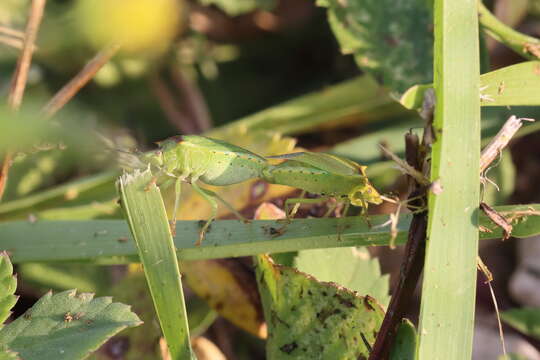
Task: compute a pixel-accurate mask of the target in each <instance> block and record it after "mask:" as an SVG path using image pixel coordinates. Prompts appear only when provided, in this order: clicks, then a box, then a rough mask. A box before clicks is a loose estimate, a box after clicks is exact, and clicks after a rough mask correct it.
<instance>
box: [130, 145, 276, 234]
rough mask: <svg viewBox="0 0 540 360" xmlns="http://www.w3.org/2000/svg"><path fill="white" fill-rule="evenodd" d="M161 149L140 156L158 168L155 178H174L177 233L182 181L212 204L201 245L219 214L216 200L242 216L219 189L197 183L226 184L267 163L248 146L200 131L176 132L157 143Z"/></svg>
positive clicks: (254, 173) (259, 173)
mask: <svg viewBox="0 0 540 360" xmlns="http://www.w3.org/2000/svg"><path fill="white" fill-rule="evenodd" d="M158 145H159V150H157V151H155V152H152V153H148V154H144V155H142V156H141V157H140V160H141V161H142V162H143V163H144V164H147V165H150V167H151V168H153V169H154V170H155V172H154V174H155V177H154V179H153V182H160V183H161V182H164V183H166V182H168V181H169V180H175V193H176V194H175V205H174V210H173V216H172V221H171V229H172V231H173V233H174V227H175V224H176V214H177V211H178V207H179V202H180V193H181V183H182V181H184V182H189V183H191V185H192V187H193V189H194V190H195V191H196V192H197V193H199V194H200V195H201V196H202V197H203V198H204V199H206V200H207V201H208V202H209V203H210V205H211V207H212V215H211V216H210V218H209V219H208V221H206V223H205V224H204V226H203V227H202V229H201V232H200V236H199V240H198V241H197V243H196V244H197V245H199V244H200V243H201V241H202V239H203V238H204V233H205V231H206V230H207V229H208V226H209V225H210V223H211V222H212V221H213V220H214V219H215V217H216V215H217V202H216V199H217V200H220V201H221V202H223V203H224V204H225V205H226V206H227V207H229V209H230V210H231V211H232V212H233V213H235V214H236V215H237V216H238V217H240V218H242V219H243V217H242V216H241V215H240V214H239V213H238V212H237V211H236V210H235V209H233V208H232V206H230V205H229V204H228V203H227V202H226V201H225V200H223V199H221V198H220V197H219V196H218V195H217V194H216V193H214V192H212V191H210V190H208V189H204V188H201V187H200V186H199V185H198V183H199V182H201V183H204V184H208V185H216V186H226V185H233V184H237V183H240V182H243V181H245V180H248V179H252V178H258V177H261V176H262V171H263V170H264V169H265V168H266V167H267V166H268V162H267V160H266V159H264V158H263V157H261V156H259V155H256V154H254V153H252V152H250V151H248V150H246V149H242V148H240V147H238V146H235V145H232V144H229V143H226V142H224V141H220V140H216V139H210V138H207V137H203V136H198V135H185V136H175V137H172V138H169V139H166V140H164V141H161V142H159V143H158Z"/></svg>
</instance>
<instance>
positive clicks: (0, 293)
mask: <svg viewBox="0 0 540 360" xmlns="http://www.w3.org/2000/svg"><path fill="white" fill-rule="evenodd" d="M16 289H17V278H16V277H15V275H13V265H11V261H10V260H9V257H8V254H7V253H6V252H1V253H0V328H1V327H2V324H3V323H4V321H6V319H7V318H8V317H9V315H10V314H11V308H12V307H13V306H14V305H15V303H16V302H17V296H15V295H14V294H15V290H16Z"/></svg>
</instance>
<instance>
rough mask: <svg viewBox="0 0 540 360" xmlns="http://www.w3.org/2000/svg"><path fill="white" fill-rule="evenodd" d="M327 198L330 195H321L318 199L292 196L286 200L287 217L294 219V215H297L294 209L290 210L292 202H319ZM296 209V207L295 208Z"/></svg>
mask: <svg viewBox="0 0 540 360" xmlns="http://www.w3.org/2000/svg"><path fill="white" fill-rule="evenodd" d="M325 200H328V197H327V196H325V197H320V198H316V199H306V198H290V199H287V200H285V214H286V215H287V219H289V220H290V219H292V217H293V216H294V215H295V213H293V212H292V211H291V212H289V209H290V207H291V206H292V204H294V205H296V204H319V203H321V202H323V201H325ZM293 210H294V209H293Z"/></svg>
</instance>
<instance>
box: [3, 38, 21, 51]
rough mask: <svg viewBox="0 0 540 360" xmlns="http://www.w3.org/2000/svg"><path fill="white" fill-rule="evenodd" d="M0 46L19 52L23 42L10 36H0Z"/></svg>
mask: <svg viewBox="0 0 540 360" xmlns="http://www.w3.org/2000/svg"><path fill="white" fill-rule="evenodd" d="M0 44H4V45H7V46H11V47H14V48H15V49H19V50H21V49H22V48H23V41H22V40H21V39H17V38H13V37H11V36H5V35H0Z"/></svg>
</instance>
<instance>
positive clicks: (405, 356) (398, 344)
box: [390, 319, 418, 360]
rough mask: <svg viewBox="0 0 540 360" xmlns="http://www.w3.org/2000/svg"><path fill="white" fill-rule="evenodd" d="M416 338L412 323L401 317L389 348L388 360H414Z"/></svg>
mask: <svg viewBox="0 0 540 360" xmlns="http://www.w3.org/2000/svg"><path fill="white" fill-rule="evenodd" d="M417 340H418V339H417V337H416V329H415V328H414V325H413V323H412V322H410V321H409V320H407V319H402V320H401V323H400V324H399V328H398V331H397V333H396V338H395V340H394V344H393V345H392V350H390V360H415V359H416V343H417Z"/></svg>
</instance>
